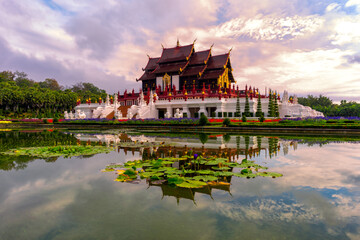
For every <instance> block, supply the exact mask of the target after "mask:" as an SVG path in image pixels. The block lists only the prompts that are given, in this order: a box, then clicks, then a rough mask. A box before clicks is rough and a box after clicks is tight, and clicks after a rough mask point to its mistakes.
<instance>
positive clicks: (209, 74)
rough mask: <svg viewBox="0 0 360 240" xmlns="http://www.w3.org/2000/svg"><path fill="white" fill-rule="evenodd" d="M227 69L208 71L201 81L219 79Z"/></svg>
mask: <svg viewBox="0 0 360 240" xmlns="http://www.w3.org/2000/svg"><path fill="white" fill-rule="evenodd" d="M224 71H225V69H224V68H223V69H217V70H211V71H208V70H206V71H205V72H204V74H203V75H202V76H201V79H217V78H218V77H219V76H221V75H222V74H223V73H224Z"/></svg>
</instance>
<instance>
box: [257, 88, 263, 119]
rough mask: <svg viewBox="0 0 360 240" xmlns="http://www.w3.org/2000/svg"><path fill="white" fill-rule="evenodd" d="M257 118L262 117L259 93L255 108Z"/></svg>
mask: <svg viewBox="0 0 360 240" xmlns="http://www.w3.org/2000/svg"><path fill="white" fill-rule="evenodd" d="M255 115H256V116H257V117H261V116H263V115H264V113H263V112H262V108H261V96H260V93H259V94H258V101H257V108H256V114H255Z"/></svg>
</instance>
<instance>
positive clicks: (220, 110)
mask: <svg viewBox="0 0 360 240" xmlns="http://www.w3.org/2000/svg"><path fill="white" fill-rule="evenodd" d="M223 109H224V107H223V104H222V103H220V104H216V110H215V118H219V117H218V116H219V114H218V113H222V112H223ZM222 117H224V116H222Z"/></svg>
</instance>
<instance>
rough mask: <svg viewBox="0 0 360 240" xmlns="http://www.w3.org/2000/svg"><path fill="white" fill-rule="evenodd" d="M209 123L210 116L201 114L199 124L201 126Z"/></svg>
mask: <svg viewBox="0 0 360 240" xmlns="http://www.w3.org/2000/svg"><path fill="white" fill-rule="evenodd" d="M208 123H209V120H208V118H207V117H206V116H205V114H201V117H200V120H199V125H200V126H205V125H207V124H208Z"/></svg>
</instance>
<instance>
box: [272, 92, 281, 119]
mask: <svg viewBox="0 0 360 240" xmlns="http://www.w3.org/2000/svg"><path fill="white" fill-rule="evenodd" d="M273 108H274V110H273V115H274V117H279V115H280V114H279V104H278V101H277V95H276V93H275V94H274V104H273Z"/></svg>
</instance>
